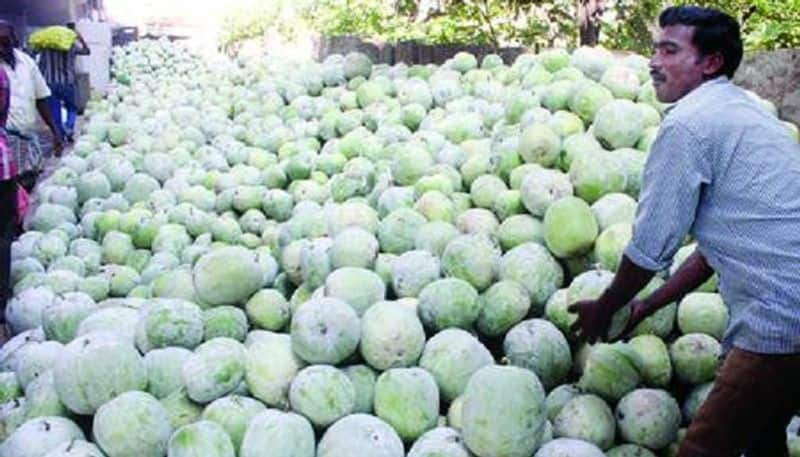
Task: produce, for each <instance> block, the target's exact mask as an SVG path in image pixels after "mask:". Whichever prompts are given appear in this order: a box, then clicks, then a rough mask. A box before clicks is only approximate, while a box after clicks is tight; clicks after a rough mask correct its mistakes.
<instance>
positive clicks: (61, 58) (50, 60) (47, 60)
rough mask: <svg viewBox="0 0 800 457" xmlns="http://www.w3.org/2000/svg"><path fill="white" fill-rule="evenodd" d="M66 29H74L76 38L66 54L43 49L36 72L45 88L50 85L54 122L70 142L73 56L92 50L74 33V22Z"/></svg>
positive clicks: (73, 102)
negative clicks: (64, 117)
mask: <svg viewBox="0 0 800 457" xmlns="http://www.w3.org/2000/svg"><path fill="white" fill-rule="evenodd" d="M66 26H67V28H69V29H71V30H73V31H74V32H75V33H76V35H77V39H76V40H75V44H73V45H72V48H70V50H69V51H59V50H55V49H44V50H42V51H41V52H40V53H39V69H40V70H41V72H42V75H43V76H44V80H45V81H46V82H47V85H48V86H50V91H51V92H52V96H51V97H50V110H51V111H52V113H53V120H54V121H55V123H56V127H58V128H59V132H60V134H61V136H62V137H63V138H65V139H66V140H68V141H70V142H72V141H73V139H74V134H75V133H74V132H75V120H76V119H77V117H78V108H77V107H76V89H77V84H76V79H75V57H76V56H79V55H89V54H90V53H91V51H90V50H89V46H87V45H86V41H84V40H83V37H82V36H81V34H80V33H78V32H77V30H75V23H74V22H68V23H67V24H66ZM62 106H63V107H64V108H65V109H66V110H67V118H66V120H63V118H62V114H61V108H62Z"/></svg>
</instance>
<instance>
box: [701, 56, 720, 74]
mask: <svg viewBox="0 0 800 457" xmlns="http://www.w3.org/2000/svg"><path fill="white" fill-rule="evenodd" d="M723 65H725V58H724V57H723V56H722V54H721V53H719V52H715V53H713V54H708V55H706V56H703V74H704V75H705V76H711V75H713V74H716V73H717V72H719V70H720V68H722V66H723Z"/></svg>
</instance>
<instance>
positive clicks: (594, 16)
mask: <svg viewBox="0 0 800 457" xmlns="http://www.w3.org/2000/svg"><path fill="white" fill-rule="evenodd" d="M602 14H603V0H578V30H579V31H580V39H581V42H580V44H581V46H596V45H597V43H598V41H599V39H600V16H602Z"/></svg>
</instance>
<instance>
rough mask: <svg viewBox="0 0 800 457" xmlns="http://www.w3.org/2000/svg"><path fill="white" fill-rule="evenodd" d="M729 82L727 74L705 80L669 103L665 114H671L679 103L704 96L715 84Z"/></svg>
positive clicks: (686, 102)
mask: <svg viewBox="0 0 800 457" xmlns="http://www.w3.org/2000/svg"><path fill="white" fill-rule="evenodd" d="M728 82H729V80H728V77H727V76H725V75H721V76H717V77H716V78H714V79H709V80H708V81H704V82H703V84H700V85H699V86H697V87H695V88H694V89H692V90H691V91H690V92H689V93H688V94H686V95H684V96H683V97H681V98H680V99H679V100H678V101H676V102H675V103H672V104H670V105H668V106H667V107H666V108H664V114H669V112H670V111H672V110H673V109H675V108H676V107H677V106H679V105H682V104H683V105H685V104H688V103H690V102H691V101H692V100H694V99H696V98H698V97H702V95H703V94H704V93H705V92H707V91H708V90H709V89H710V88H712V87H714V86H717V85H720V84H725V83H728Z"/></svg>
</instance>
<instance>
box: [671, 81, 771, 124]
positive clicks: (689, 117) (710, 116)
mask: <svg viewBox="0 0 800 457" xmlns="http://www.w3.org/2000/svg"><path fill="white" fill-rule="evenodd" d="M693 95H694V96H693ZM754 103H755V102H753V101H752V100H750V99H749V97H747V95H746V94H745V92H744V90H743V89H741V88H740V87H738V86H736V85H734V84H733V83H731V82H729V81H727V80H726V81H724V82H721V83H718V84H715V85H714V86H712V87H709V88H707V89H706V90H704V91H703V92H702V93H699V94H690V95H689V96H687V99H686V100H685V101H683V100H682V101H681V102H679V103H677V104H676V105H675V106H674V107H673V108H672V110H671V111H670V112H669V114H667V116H665V118H664V121H663V124H662V128H663V127H664V126H674V127H679V128H681V129H687V130H689V131H691V132H693V133H696V134H698V135H700V136H702V134H703V133H704V132H706V133H710V130H713V129H714V128H715V127H717V126H722V127H725V126H727V127H731V126H732V125H733V123H732V122H731V121H732V120H734V119H735V118H736V117H737V113H740V112H741V113H742V114H743V115H746V113H747V112H749V107H748V105H752V104H754Z"/></svg>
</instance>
